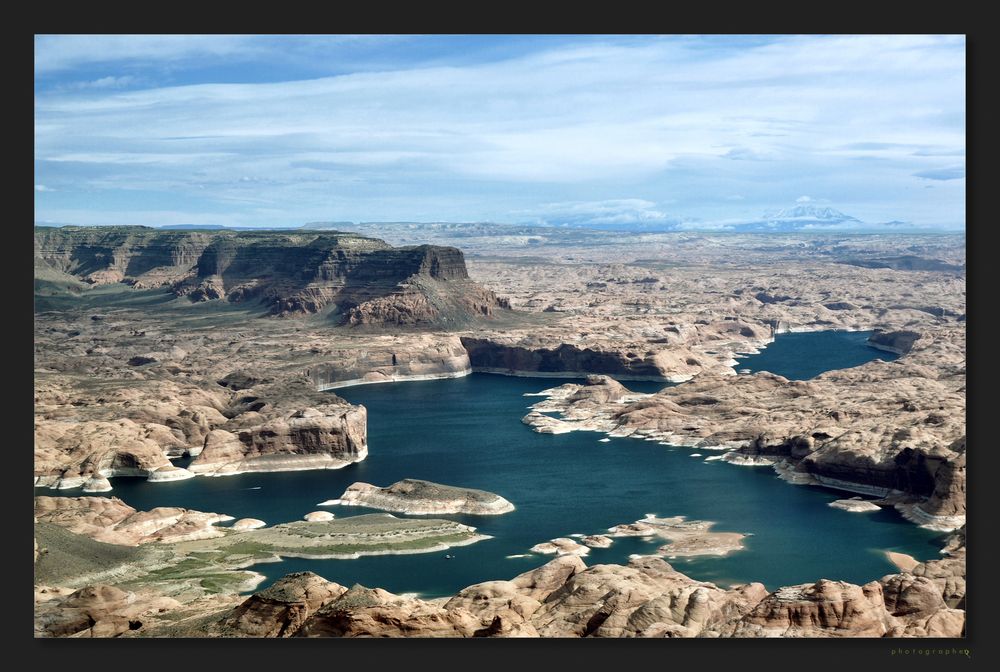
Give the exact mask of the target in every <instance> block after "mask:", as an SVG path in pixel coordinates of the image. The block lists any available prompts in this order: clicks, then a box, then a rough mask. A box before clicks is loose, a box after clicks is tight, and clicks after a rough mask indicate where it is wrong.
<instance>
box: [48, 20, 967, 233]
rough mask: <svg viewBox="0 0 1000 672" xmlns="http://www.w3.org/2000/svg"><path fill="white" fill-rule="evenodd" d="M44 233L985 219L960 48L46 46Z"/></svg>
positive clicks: (326, 41)
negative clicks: (975, 180) (375, 224)
mask: <svg viewBox="0 0 1000 672" xmlns="http://www.w3.org/2000/svg"><path fill="white" fill-rule="evenodd" d="M34 49H35V54H34V55H35V61H34V69H35V136H34V137H35V168H34V170H35V173H34V174H35V187H34V188H35V221H36V223H58V224H80V225H91V224H143V225H147V226H165V225H179V224H201V225H225V226H261V227H264V226H280V227H284V226H298V225H301V224H304V223H307V222H317V221H352V222H365V221H383V222H385V221H414V222H436V221H450V222H472V221H475V222H483V221H490V222H499V223H516V224H550V225H567V224H569V225H581V226H586V225H588V224H602V223H604V224H607V223H612V224H621V225H626V226H627V225H629V224H637V225H646V226H648V225H651V224H652V225H656V224H657V223H660V222H662V223H664V224H665V225H666V224H677V223H680V224H681V225H682V226H685V227H688V228H704V229H709V230H711V229H720V228H724V227H726V226H729V225H731V224H733V223H738V222H743V221H753V220H756V219H759V218H760V217H761V216H762V215H763V213H766V212H774V211H776V210H781V209H788V208H794V207H795V206H796V205H801V204H803V203H809V204H815V205H816V206H819V207H831V208H834V209H836V210H839V211H842V212H844V213H846V214H848V215H850V216H852V217H855V218H857V219H860V220H862V221H864V222H866V223H869V224H873V225H875V224H879V223H881V222H889V221H902V222H907V223H909V224H911V225H912V226H914V227H917V228H926V229H943V230H959V231H960V230H964V227H965V185H966V180H965V114H966V109H965V74H966V73H965V38H964V37H963V36H940V35H930V36H920V35H857V36H851V35H831V36H818V35H807V36H792V35H778V36H763V35H751V36H736V35H718V36H688V35H648V36H643V35H627V36H623V35H617V36H616V35H610V36H595V35H582V36H572V35H556V36H545V35H510V36H502V35H470V36H461V35H354V36H292V35H273V36H253V35H135V36H131V35H108V36H100V35H36V36H35V43H34Z"/></svg>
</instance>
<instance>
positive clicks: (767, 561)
mask: <svg viewBox="0 0 1000 672" xmlns="http://www.w3.org/2000/svg"><path fill="white" fill-rule="evenodd" d="M843 333H844V332H841V334H843ZM839 335H840V334H838V336H839ZM866 337H867V334H865V333H864V332H856V333H851V334H849V338H847V339H846V340H844V341H842V342H840V341H838V343H839V345H838V348H840V350H842V352H843V353H846V354H848V355H850V357H852V358H854V359H860V360H861V361H868V360H870V359H875V358H882V359H890V358H892V357H893V356H892V355H890V354H889V353H885V352H881V351H878V350H875V349H873V348H870V347H868V346H866V345H865V344H864V339H865V338H866ZM829 338H830V336H829V332H812V333H805V334H787V335H784V334H783V335H779V336H778V338H777V340H776V342H775V343H774V344H772V345H771V346H770V347H768V348H767V349H765V350H764V351H763V352H762V354H761V355H754V356H752V357H748V358H746V359H744V360H742V362H741V365H742V367H743V368H752V367H753V366H757V365H758V364H757V363H756V362H757V361H759V360H758V359H757V358H760V357H763V356H764V355H765V354H768V353H771V354H772V357H774V358H776V359H775V361H773V362H772V363H770V364H768V365H767V366H765V367H763V368H765V369H766V370H770V371H773V372H775V373H781V375H785V376H787V377H790V378H794V377H805V375H804V374H808V373H810V371H809V370H806V368H804V365H802V364H795V363H794V362H795V361H801V362H804V363H807V364H814V363H816V362H817V361H818V362H823V363H824V364H825V365H826V368H827V369H832V368H841V367H842V366H844V364H842V363H841V362H843V361H845V360H844V359H843V358H841V357H839V356H837V357H834V356H832V355H831V351H830V349H829V346H830V340H829ZM789 339H790V340H789ZM786 342H788V343H790V344H791V346H792V347H790V349H789V350H788V351H785V350H784V345H785V343H786ZM778 346H781V348H779V347H778ZM772 348H773V350H772ZM783 352H784V353H785V355H784V357H782V356H781V355H782V353H783ZM775 353H776V354H775ZM797 358H798V359H797ZM866 358H867V359H866ZM850 361H853V359H852V360H850ZM861 361H855V362H854V364H858V363H861ZM784 365H787V367H786V368H783V369H782V370H776V369H778V368H780V367H781V366H784ZM772 367H773V368H772ZM796 367H799V368H796ZM564 382H571V381H568V380H560V379H552V378H545V379H539V378H515V377H508V376H499V375H489V374H472V375H470V376H467V377H465V378H456V379H447V380H430V381H419V382H407V383H405V384H384V385H365V386H359V387H353V388H342V389H339V390H337V394H338V395H339V396H342V397H344V398H345V399H347V400H348V401H350V402H351V403H355V404H363V405H365V406H366V407H367V409H368V443H369V456H368V458H367V459H366V460H364V461H363V462H360V463H357V464H353V465H350V466H348V467H345V468H344V469H341V470H336V471H302V472H285V473H272V474H244V475H239V476H230V477H222V478H195V479H189V480H186V481H178V482H168V483H147V482H146V481H145V480H142V479H129V478H118V479H115V480H114V490H113V491H112V492H110V493H106V494H107V495H109V496H117V497H120V498H121V499H123V500H124V501H125V502H126V503H128V504H129V505H131V506H133V507H136V508H138V509H149V508H153V507H156V506H182V507H186V508H193V509H199V510H202V511H216V512H220V513H227V514H230V515H232V516H235V517H236V518H243V517H254V518H260V519H262V520H264V521H266V522H267V523H268V524H269V525H273V524H276V523H281V522H287V521H291V520H300V519H301V518H302V516H303V515H305V514H306V513H308V512H310V511H316V510H319V509H320V507H318V506H317V504H318V503H319V502H321V501H324V500H326V499H331V498H337V497H339V496H340V494H341V493H342V492H343V491H344V489H345V488H346V487H347V486H348V485H350V484H351V483H353V482H355V481H365V482H368V483H374V484H376V485H379V486H385V485H389V484H390V483H393V482H395V481H398V480H400V479H403V478H420V479H426V480H430V481H435V482H438V483H443V484H447V485H455V486H462V487H471V488H478V489H482V490H488V491H491V492H495V493H497V494H499V495H501V496H503V497H505V498H507V499H508V500H510V501H511V502H513V503H514V505H515V506H516V507H517V508H516V510H515V511H513V512H511V513H508V514H504V515H501V516H439V517H442V518H449V519H452V520H457V521H459V522H462V523H465V524H468V525H472V526H475V527H476V528H478V530H479V531H480V532H482V533H483V534H487V535H490V536H492V537H493V538H491V539H488V540H485V541H481V542H479V543H476V544H473V545H471V546H463V547H458V548H453V549H451V550H449V551H447V552H445V551H442V552H439V553H428V554H420V555H400V556H376V557H365V558H360V559H356V560H304V559H294V558H290V559H287V560H285V561H284V562H281V563H273V564H259V565H256V566H254V567H253V569H254V570H255V571H258V572H261V573H262V574H264V575H266V576H267V580H266V581H265V582H264V583H262V584H261V585H260V586H259V587H258V588H257V590H259V589H262V588H264V587H266V586H267V585H269V584H270V583H271V582H273V581H274V580H275V579H277V578H280V577H282V576H284V575H285V574H288V573H290V572H294V571H301V570H311V571H314V572H316V573H317V574H320V575H321V576H323V577H325V578H327V579H329V580H331V581H336V582H337V583H340V584H343V585H347V586H350V585H353V584H355V583H360V584H363V585H366V586H370V587H375V586H377V587H381V588H385V589H386V590H389V591H392V592H396V593H418V594H420V595H421V596H423V597H441V596H446V595H451V594H454V593H455V592H456V591H458V590H459V589H461V588H463V587H465V586H467V585H471V584H473V583H478V582H481V581H487V580H493V579H509V578H512V577H513V576H515V575H517V574H520V573H522V572H525V571H527V570H529V569H532V568H534V567H537V566H539V565H541V564H544V563H545V562H547V561H548V560H550V559H551V558H552V557H553V556H551V555H538V554H532V553H531V552H530V551H529V549H530V548H531V547H532V546H533V545H535V544H537V543H540V542H544V541H548V540H549V539H552V538H554V537H563V536H568V535H571V534H574V533H576V534H593V533H600V532H604V531H606V530H607V528H609V527H611V526H613V525H617V524H619V523H630V522H634V521H636V520H639V519H640V518H642V517H643V516H645V515H646V514H647V513H654V514H656V515H658V516H664V517H666V516H676V515H684V516H687V517H688V518H689V519H697V520H710V521H715V522H716V526H715V527H714V528H713V529H714V530H715V531H733V532H743V533H749V534H750V535H752V536H749V537H747V538H746V540H745V546H746V548H745V550H742V551H738V552H736V553H733V554H730V555H729V556H726V557H722V558H718V557H709V558H694V559H688V560H684V559H678V560H670V559H668V560H667V561H668V562H670V563H671V564H673V565H674V566H675V567H676V568H677V569H678V570H679V571H682V572H684V573H685V574H688V575H689V576H691V577H692V578H695V579H698V580H703V581H712V582H714V583H717V584H719V585H722V586H727V585H730V584H734V583H745V582H749V581H760V582H762V583H764V584H765V585H766V586H767V588H768V589H770V590H773V589H775V588H777V587H779V586H782V585H791V584H797V583H805V582H813V581H816V580H817V579H820V578H828V579H835V580H844V581H850V582H853V583H865V582H867V581H870V580H872V579H876V578H879V577H881V576H883V575H885V574H890V573H895V571H896V570H895V568H894V567H893V566H892V565H891V564H890V563H889V562H888V561H887V560H886V559H885V558H884V556H883V553H882V552H883V551H885V550H893V551H897V552H901V553H907V554H910V555H913V556H914V557H916V558H917V559H918V560H928V559H932V558H935V557H938V551H939V550H940V548H941V545H942V541H943V538H944V535H942V534H940V533H935V532H930V531H928V530H924V529H921V528H919V527H917V526H915V525H913V524H912V523H908V522H906V521H905V520H903V518H902V517H901V516H899V515H898V514H897V513H896V512H895V511H893V510H886V509H883V510H881V511H879V512H876V513H868V514H857V513H849V512H846V511H842V510H839V509H834V508H831V507H829V506H828V504H829V502H831V501H833V500H835V499H839V498H842V497H849V496H851V495H850V494H845V493H843V492H839V491H835V490H827V489H824V488H817V487H812V486H809V487H807V486H793V485H790V484H788V483H785V482H784V481H781V480H780V479H778V478H777V476H776V475H775V474H774V472H773V471H772V470H771V469H770V468H767V467H755V468H751V467H739V466H734V465H730V464H727V463H725V462H721V461H705V457H709V456H711V455H714V454H717V453H713V452H711V451H701V450H696V449H691V448H677V447H669V446H662V445H658V444H657V443H655V442H648V441H639V440H635V439H612V440H611V441H610V442H600V441H599V439H601V438H604V435H603V434H598V433H594V432H571V433H568V434H557V435H548V434H537V433H535V432H532V431H531V430H530V428H528V427H527V426H526V425H524V424H522V423H521V421H520V420H521V417H523V416H524V415H525V414H526V413H527V412H528V406H530V405H531V404H532V403H534V402H536V401H538V400H539V397H532V396H524V395H525V394H531V393H536V392H539V391H541V390H543V389H546V388H549V387H554V386H557V385H560V384H562V383H564ZM626 386H627V387H629V388H630V389H632V390H634V391H637V392H655V391H657V390H658V389H661V388H662V386H663V385H662V384H660V383H647V382H628V383H626ZM695 452H700V453H703V455H702V457H691V454H692V453H695ZM49 493H53V494H60V495H77V496H78V495H79V494H81V493H80V492H79V491H73V490H69V491H60V492H58V493H55V491H48V490H46V494H49ZM327 510H329V511H331V512H333V513H334V514H335V515H336V516H337V517H345V516H351V515H358V514H362V513H370V512H371V510H370V509H365V508H361V507H343V506H337V507H330V508H328V509H327ZM394 515H401V514H394ZM662 543H663V542H662V541H660V542H656V541H654V542H647V541H644V540H642V539H637V538H616V539H615V540H614V543H613V544H612V546H611V547H610V548H607V549H592V550H591V552H590V554H589V555H588V556H586V557H585V558H584V561H585V562H586V563H587V564H588V565H593V564H600V563H624V562H627V561H628V556H629V555H631V554H633V553H641V554H648V553H653V552H655V550H656V548H657V547H658V546H659V545H661V544H662ZM448 554H450V555H452V556H454V557H453V558H452V559H446V557H445V556H446V555H448ZM510 556H526V557H510Z"/></svg>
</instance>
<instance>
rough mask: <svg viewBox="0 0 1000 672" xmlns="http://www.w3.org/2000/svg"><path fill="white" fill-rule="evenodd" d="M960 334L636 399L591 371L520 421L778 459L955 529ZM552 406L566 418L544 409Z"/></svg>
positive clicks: (782, 465)
mask: <svg viewBox="0 0 1000 672" xmlns="http://www.w3.org/2000/svg"><path fill="white" fill-rule="evenodd" d="M964 335H965V332H964V329H961V330H959V329H953V330H948V331H944V332H943V333H942V332H939V333H937V334H935V335H934V336H933V337H922V338H919V339H917V340H916V341H915V342H914V343H913V345H912V347H911V349H910V351H909V352H908V354H907V355H905V356H904V357H902V358H901V359H899V360H896V361H894V362H882V361H872V362H869V363H868V364H865V365H863V366H859V367H855V368H853V369H845V370H840V371H830V372H827V373H825V374H822V375H820V376H818V377H816V378H814V379H812V380H808V381H789V380H787V379H785V378H783V377H782V376H778V375H775V374H771V373H767V372H762V373H758V374H754V375H743V376H736V377H732V376H715V375H709V374H702V375H701V376H699V377H698V378H697V379H696V380H693V381H691V382H688V383H685V384H683V385H678V386H676V387H668V388H665V389H663V390H661V391H660V392H658V393H657V394H655V395H632V400H630V398H629V395H627V394H626V392H627V390H626V391H624V392H623V391H621V390H618V389H617V388H615V389H614V392H613V393H609V392H608V390H609V389H611V388H609V387H608V385H609V383H607V382H605V381H600V380H588V381H587V383H586V384H584V385H568V386H563V387H562V388H556V389H554V390H549V391H547V393H548V394H550V396H549V397H548V398H547V399H545V400H544V401H542V402H539V403H537V404H535V405H534V406H533V408H534V409H535V410H534V411H533V412H532V413H529V414H528V415H527V416H525V418H524V422H526V423H527V424H529V425H531V426H532V427H533V428H535V429H536V431H540V432H551V431H571V430H573V429H587V430H595V429H596V430H601V431H605V432H608V433H610V434H611V435H612V436H632V437H635V438H645V439H656V440H659V441H661V442H663V443H667V444H675V445H686V446H695V447H703V448H713V449H718V448H723V449H735V450H732V452H729V453H727V454H726V456H725V459H727V460H729V461H731V462H733V463H736V464H774V465H776V468H778V469H779V471H780V473H781V474H782V475H783V477H785V478H787V479H788V480H791V481H793V482H798V483H816V484H820V485H825V486H828V487H834V488H840V489H845V490H848V491H854V492H859V493H862V494H868V495H874V496H878V497H885V496H887V495H888V496H891V497H895V499H893V503H895V504H896V505H897V508H900V510H901V511H902V512H903V514H904V515H906V516H907V517H909V518H911V519H912V520H914V521H915V522H918V523H920V524H924V525H927V526H929V527H933V528H935V529H945V530H947V529H955V528H957V527H960V526H961V525H962V523H963V521H964V517H963V516H964V513H965V413H964V409H965V393H964V390H965V370H964V361H965V359H964V358H965V353H964ZM932 367H933V368H932ZM635 397H638V398H635ZM552 411H555V412H558V413H559V414H560V417H559V418H551V417H548V416H545V415H544V414H543V412H552Z"/></svg>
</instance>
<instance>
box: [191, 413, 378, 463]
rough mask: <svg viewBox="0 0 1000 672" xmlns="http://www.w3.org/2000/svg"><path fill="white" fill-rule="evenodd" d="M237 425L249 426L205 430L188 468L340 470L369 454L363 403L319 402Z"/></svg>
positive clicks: (244, 421)
mask: <svg viewBox="0 0 1000 672" xmlns="http://www.w3.org/2000/svg"><path fill="white" fill-rule="evenodd" d="M258 417H260V416H259V415H258ZM261 419H263V418H261ZM254 420H255V419H254ZM240 424H248V425H249V426H248V427H244V428H241V429H236V428H235V427H234V428H233V431H227V430H224V429H215V430H212V431H211V432H209V434H208V436H207V437H205V446H204V448H203V449H202V451H201V452H200V453H199V455H198V456H197V457H196V458H195V459H194V461H193V462H192V463H191V465H190V467H189V469H190V471H191V472H193V473H195V474H205V475H210V476H224V475H229V474H239V473H245V472H251V471H297V470H301V469H339V468H341V467H344V466H347V465H348V464H350V463H352V462H358V461H360V460H363V459H365V457H366V456H367V455H368V446H367V443H366V435H367V426H366V411H365V409H364V407H363V406H350V405H323V406H319V407H318V408H304V409H302V410H297V411H292V412H288V413H284V414H282V415H279V416H277V417H273V416H272V417H271V418H270V419H267V420H266V421H265V422H262V423H260V424H257V423H256V422H254V421H253V420H251V421H250V422H247V421H246V419H244V420H243V421H242V422H241V423H240Z"/></svg>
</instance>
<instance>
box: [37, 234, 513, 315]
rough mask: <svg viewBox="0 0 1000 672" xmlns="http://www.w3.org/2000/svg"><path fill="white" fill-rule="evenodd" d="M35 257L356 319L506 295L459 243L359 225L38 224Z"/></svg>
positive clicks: (276, 307)
mask: <svg viewBox="0 0 1000 672" xmlns="http://www.w3.org/2000/svg"><path fill="white" fill-rule="evenodd" d="M35 258H36V259H35V263H36V268H38V267H41V268H45V269H47V270H48V271H49V272H55V273H60V274H62V275H64V276H69V277H72V278H77V279H80V280H82V281H84V282H86V283H89V284H107V283H116V282H125V283H128V284H130V285H132V286H133V287H136V288H140V289H141V288H154V287H163V286H166V287H169V288H170V289H171V290H172V291H173V292H174V293H175V294H177V295H178V296H186V297H188V298H190V299H191V300H192V301H211V300H215V299H223V300H225V301H228V302H232V303H239V302H247V301H259V302H260V303H261V305H263V306H264V307H265V308H266V310H267V311H268V312H269V313H271V314H274V315H294V314H310V313H317V312H320V311H326V310H330V311H332V312H333V314H334V315H335V316H336V317H337V320H338V321H340V322H342V323H345V324H350V325H375V326H420V325H436V326H443V327H451V326H458V325H461V324H464V323H467V322H469V321H470V320H475V319H479V318H483V317H489V316H490V315H492V314H493V313H494V311H498V310H503V309H504V308H505V307H506V305H507V304H506V303H505V302H504V301H503V300H502V299H498V298H497V297H496V295H495V294H493V293H492V292H491V291H489V290H487V289H484V288H483V287H481V286H479V285H477V284H476V283H474V282H472V281H471V280H469V277H468V273H467V271H466V268H465V260H464V257H463V255H462V252H461V251H460V250H458V249H456V248H453V247H434V246H430V245H421V246H415V247H408V248H392V247H390V246H389V245H388V244H386V243H385V242H383V241H381V240H377V239H373V238H365V237H363V236H359V235H357V234H353V233H342V232H308V231H299V232H278V231H252V232H249V231H247V232H234V231H158V230H156V229H150V228H147V227H139V226H135V227H62V228H47V227H37V228H36V229H35Z"/></svg>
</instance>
